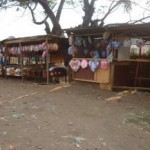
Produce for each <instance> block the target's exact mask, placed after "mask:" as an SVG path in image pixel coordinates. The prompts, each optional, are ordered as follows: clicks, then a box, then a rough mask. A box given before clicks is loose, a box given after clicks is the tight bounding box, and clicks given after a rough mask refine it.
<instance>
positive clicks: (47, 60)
mask: <svg viewBox="0 0 150 150" xmlns="http://www.w3.org/2000/svg"><path fill="white" fill-rule="evenodd" d="M49 61H50V60H49V53H48V37H47V38H46V73H47V84H49Z"/></svg>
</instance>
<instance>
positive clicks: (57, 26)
mask: <svg viewBox="0 0 150 150" xmlns="http://www.w3.org/2000/svg"><path fill="white" fill-rule="evenodd" d="M34 1H35V2H38V3H39V4H40V5H41V6H42V7H43V9H44V10H45V12H46V13H47V15H48V16H49V18H50V19H51V21H52V24H53V29H52V33H53V34H55V35H62V29H61V26H60V24H59V22H58V20H57V19H56V17H55V15H54V13H53V11H52V10H51V9H50V7H49V6H48V2H47V0H34Z"/></svg>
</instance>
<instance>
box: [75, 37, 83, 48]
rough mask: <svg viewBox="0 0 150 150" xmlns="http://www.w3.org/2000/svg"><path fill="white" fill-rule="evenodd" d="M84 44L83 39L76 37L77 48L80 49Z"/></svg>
mask: <svg viewBox="0 0 150 150" xmlns="http://www.w3.org/2000/svg"><path fill="white" fill-rule="evenodd" d="M82 43H83V38H82V37H79V36H77V37H75V39H74V45H75V46H77V47H80V46H82Z"/></svg>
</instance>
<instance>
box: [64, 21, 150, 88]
mask: <svg viewBox="0 0 150 150" xmlns="http://www.w3.org/2000/svg"><path fill="white" fill-rule="evenodd" d="M149 26H150V24H149V23H148V24H136V25H133V24H111V25H107V26H105V27H86V28H73V29H66V30H65V32H66V33H67V34H68V36H69V38H70V42H69V43H70V47H69V49H68V51H69V54H71V55H72V56H73V58H72V60H71V62H70V66H71V68H72V73H73V79H74V80H79V81H86V82H94V83H98V84H99V85H100V88H101V89H108V90H112V89H121V88H127V89H128V88H131V89H132V88H133V89H135V88H136V89H144V90H150V69H149V68H150V28H149Z"/></svg>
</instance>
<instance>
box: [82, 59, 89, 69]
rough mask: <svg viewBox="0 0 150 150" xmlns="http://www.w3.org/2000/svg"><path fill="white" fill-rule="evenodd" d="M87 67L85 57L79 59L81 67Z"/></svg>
mask: <svg viewBox="0 0 150 150" xmlns="http://www.w3.org/2000/svg"><path fill="white" fill-rule="evenodd" d="M87 67H88V61H87V60H86V59H83V60H81V68H82V69H85V68H87Z"/></svg>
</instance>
